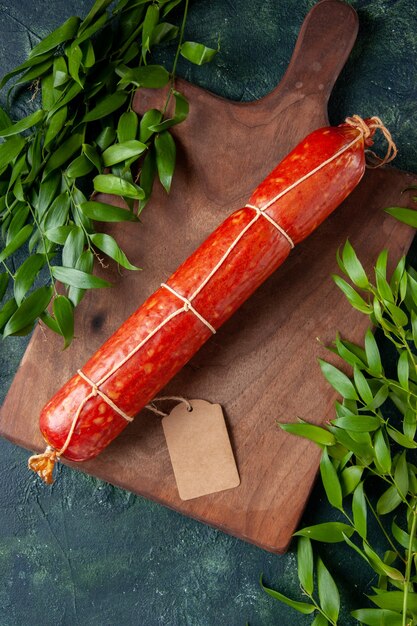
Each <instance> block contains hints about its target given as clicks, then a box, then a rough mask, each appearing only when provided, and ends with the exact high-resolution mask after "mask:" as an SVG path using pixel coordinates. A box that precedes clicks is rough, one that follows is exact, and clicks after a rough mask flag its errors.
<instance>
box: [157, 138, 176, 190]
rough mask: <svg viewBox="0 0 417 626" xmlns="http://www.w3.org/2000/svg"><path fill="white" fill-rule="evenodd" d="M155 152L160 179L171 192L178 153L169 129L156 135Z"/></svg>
mask: <svg viewBox="0 0 417 626" xmlns="http://www.w3.org/2000/svg"><path fill="white" fill-rule="evenodd" d="M155 153H156V167H157V170H158V176H159V180H160V181H161V184H162V186H163V187H164V189H165V191H166V192H167V193H169V190H170V189H171V183H172V176H173V174H174V168H175V155H176V149H175V142H174V139H173V137H172V135H171V133H170V132H169V131H167V130H166V131H164V132H163V133H161V134H160V135H157V136H156V137H155Z"/></svg>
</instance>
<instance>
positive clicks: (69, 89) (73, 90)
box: [43, 82, 82, 119]
mask: <svg viewBox="0 0 417 626" xmlns="http://www.w3.org/2000/svg"><path fill="white" fill-rule="evenodd" d="M81 91H82V89H81V87H80V85H79V84H78V83H74V82H69V83H68V85H66V87H65V89H64V90H63V92H62V94H61V95H60V96H59V98H58V99H57V100H56V101H55V102H53V103H52V105H51V106H50V107H48V106H47V105H46V104H44V105H43V108H44V109H47V110H48V109H49V113H48V119H50V118H51V117H52V115H53V114H54V113H55V112H56V111H58V109H60V108H61V107H63V106H66V105H67V104H69V103H70V102H71V101H72V100H74V99H75V98H76V97H77V96H78V94H79V93H80V92H81Z"/></svg>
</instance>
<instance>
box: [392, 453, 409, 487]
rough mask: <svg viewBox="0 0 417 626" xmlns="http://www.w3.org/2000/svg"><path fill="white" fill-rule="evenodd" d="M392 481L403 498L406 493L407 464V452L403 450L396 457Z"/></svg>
mask: <svg viewBox="0 0 417 626" xmlns="http://www.w3.org/2000/svg"><path fill="white" fill-rule="evenodd" d="M394 482H395V485H396V487H397V489H398V491H399V492H400V493H401V494H402V495H403V497H404V498H405V497H406V495H407V493H408V485H409V483H408V466H407V452H406V451H405V450H404V452H403V453H402V454H401V455H400V456H399V457H398V461H397V464H396V466H395V472H394Z"/></svg>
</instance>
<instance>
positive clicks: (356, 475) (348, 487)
mask: <svg viewBox="0 0 417 626" xmlns="http://www.w3.org/2000/svg"><path fill="white" fill-rule="evenodd" d="M362 474H363V467H361V466H360V465H349V467H345V469H344V470H343V471H342V473H341V475H340V482H341V485H342V493H343V497H345V496H348V495H349V494H350V493H352V492H353V491H354V490H355V488H356V487H357V485H358V484H359V482H360V480H361V478H362Z"/></svg>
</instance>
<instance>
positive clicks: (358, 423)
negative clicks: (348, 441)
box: [332, 415, 381, 433]
mask: <svg viewBox="0 0 417 626" xmlns="http://www.w3.org/2000/svg"><path fill="white" fill-rule="evenodd" d="M332 423H333V424H334V425H335V426H337V427H338V428H344V429H345V430H350V431H352V432H356V433H366V432H372V431H374V430H378V428H379V427H380V426H381V422H380V420H379V419H378V418H377V417H373V416H372V415H346V416H345V417H339V418H337V419H335V420H333V421H332Z"/></svg>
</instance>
